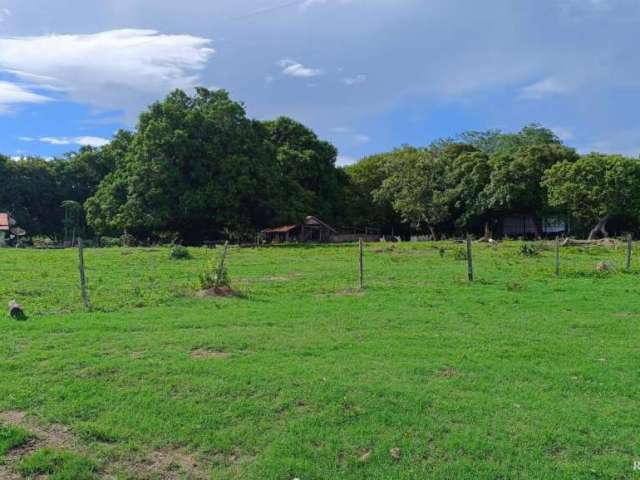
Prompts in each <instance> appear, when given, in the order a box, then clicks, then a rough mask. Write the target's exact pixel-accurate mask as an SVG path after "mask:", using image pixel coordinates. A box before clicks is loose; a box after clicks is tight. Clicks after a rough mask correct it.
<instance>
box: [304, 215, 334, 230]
mask: <svg viewBox="0 0 640 480" xmlns="http://www.w3.org/2000/svg"><path fill="white" fill-rule="evenodd" d="M304 224H305V225H321V226H323V227H325V228H327V229H329V230H331V231H332V232H333V233H338V232H337V231H336V229H335V228H333V227H332V226H331V225H328V224H326V223H324V222H323V221H322V220H320V219H319V218H318V217H314V216H313V215H309V216H308V217H307V218H305V219H304Z"/></svg>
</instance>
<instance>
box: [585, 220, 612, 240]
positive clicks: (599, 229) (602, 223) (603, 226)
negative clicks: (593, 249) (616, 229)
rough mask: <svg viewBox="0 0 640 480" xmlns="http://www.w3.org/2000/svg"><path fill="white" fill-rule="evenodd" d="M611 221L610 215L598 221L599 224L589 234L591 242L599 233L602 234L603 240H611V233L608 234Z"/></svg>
mask: <svg viewBox="0 0 640 480" xmlns="http://www.w3.org/2000/svg"><path fill="white" fill-rule="evenodd" d="M608 221H609V215H607V216H605V217H602V218H600V219H598V223H597V224H596V226H595V227H593V229H592V230H591V232H590V233H589V240H593V239H595V238H596V236H597V235H598V232H600V233H602V237H603V238H609V232H607V229H606V226H607V222H608Z"/></svg>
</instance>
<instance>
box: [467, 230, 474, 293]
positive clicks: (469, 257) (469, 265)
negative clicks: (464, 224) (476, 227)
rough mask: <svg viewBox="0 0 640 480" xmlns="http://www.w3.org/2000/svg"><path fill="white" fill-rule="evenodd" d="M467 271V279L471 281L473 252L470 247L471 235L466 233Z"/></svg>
mask: <svg viewBox="0 0 640 480" xmlns="http://www.w3.org/2000/svg"><path fill="white" fill-rule="evenodd" d="M467 271H468V273H469V281H470V282H473V252H472V249H471V235H467Z"/></svg>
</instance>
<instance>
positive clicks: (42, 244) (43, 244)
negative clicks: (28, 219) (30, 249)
mask: <svg viewBox="0 0 640 480" xmlns="http://www.w3.org/2000/svg"><path fill="white" fill-rule="evenodd" d="M31 242H32V243H33V246H34V247H35V248H49V247H51V246H52V245H53V240H51V239H50V238H49V237H47V236H43V235H36V236H34V237H32V238H31Z"/></svg>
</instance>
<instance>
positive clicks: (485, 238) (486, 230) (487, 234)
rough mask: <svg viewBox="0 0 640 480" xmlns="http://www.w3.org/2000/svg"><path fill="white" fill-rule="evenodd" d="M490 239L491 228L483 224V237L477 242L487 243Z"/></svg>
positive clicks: (487, 223)
mask: <svg viewBox="0 0 640 480" xmlns="http://www.w3.org/2000/svg"><path fill="white" fill-rule="evenodd" d="M492 238H493V232H492V231H491V226H490V225H489V222H484V235H483V236H482V238H481V239H480V240H478V241H479V242H488V241H489V240H491V239H492Z"/></svg>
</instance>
